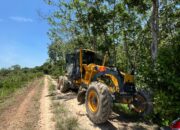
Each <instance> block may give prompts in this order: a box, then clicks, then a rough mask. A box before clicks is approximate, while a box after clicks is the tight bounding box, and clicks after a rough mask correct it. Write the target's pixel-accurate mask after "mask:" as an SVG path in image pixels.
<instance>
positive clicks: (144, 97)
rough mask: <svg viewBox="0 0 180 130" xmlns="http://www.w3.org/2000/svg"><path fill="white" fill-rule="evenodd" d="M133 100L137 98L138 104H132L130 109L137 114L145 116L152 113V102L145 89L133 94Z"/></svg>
mask: <svg viewBox="0 0 180 130" xmlns="http://www.w3.org/2000/svg"><path fill="white" fill-rule="evenodd" d="M134 98H135V100H137V102H138V104H139V105H137V104H136V103H134V104H132V105H133V108H131V110H132V111H134V112H136V113H137V114H139V116H142V117H145V116H147V115H149V114H151V113H152V110H153V103H152V101H151V98H150V95H149V94H148V93H147V92H146V91H142V90H140V91H138V92H137V93H136V95H135V96H134Z"/></svg>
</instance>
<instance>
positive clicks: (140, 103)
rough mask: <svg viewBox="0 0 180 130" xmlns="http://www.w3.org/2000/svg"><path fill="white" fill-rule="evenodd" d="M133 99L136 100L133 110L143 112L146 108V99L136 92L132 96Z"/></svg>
mask: <svg viewBox="0 0 180 130" xmlns="http://www.w3.org/2000/svg"><path fill="white" fill-rule="evenodd" d="M134 100H135V102H136V103H135V104H134V110H135V111H136V112H139V113H142V112H144V111H145V109H146V99H145V98H144V97H143V96H141V95H139V94H137V95H136V96H135V97H134Z"/></svg>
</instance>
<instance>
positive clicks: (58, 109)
mask: <svg viewBox="0 0 180 130" xmlns="http://www.w3.org/2000/svg"><path fill="white" fill-rule="evenodd" d="M55 90H56V86H55V85H53V84H52V83H50V84H49V94H50V95H52V96H53V97H52V98H51V99H52V104H53V107H52V108H53V113H54V119H53V120H54V121H55V122H56V126H55V127H56V130H79V124H78V119H77V118H75V117H73V116H72V115H71V113H69V111H68V109H67V108H66V106H65V105H64V104H63V103H60V102H59V101H54V100H53V99H55V96H56V95H55V94H54V93H55Z"/></svg>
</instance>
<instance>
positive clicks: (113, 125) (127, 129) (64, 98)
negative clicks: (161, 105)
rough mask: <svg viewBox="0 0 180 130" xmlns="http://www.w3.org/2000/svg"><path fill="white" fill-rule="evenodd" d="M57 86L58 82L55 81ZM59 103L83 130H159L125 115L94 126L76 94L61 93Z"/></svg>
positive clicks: (113, 116)
mask: <svg viewBox="0 0 180 130" xmlns="http://www.w3.org/2000/svg"><path fill="white" fill-rule="evenodd" d="M53 84H54V85H56V82H55V81H53ZM56 99H57V100H59V102H61V103H63V104H64V105H65V106H66V108H67V109H68V110H69V114H70V115H72V116H74V117H76V118H77V119H78V124H79V127H80V129H82V130H153V129H157V126H155V125H151V124H146V123H145V122H143V121H142V120H138V119H137V118H136V117H131V116H129V115H126V114H124V113H121V114H117V113H112V116H111V117H110V119H109V121H108V122H106V123H104V124H102V125H94V124H93V123H92V122H91V121H90V120H89V118H88V117H87V115H86V109H85V105H84V104H81V105H80V104H79V103H78V102H77V99H76V93H73V92H69V93H66V94H63V93H60V92H59V91H58V94H57V96H56Z"/></svg>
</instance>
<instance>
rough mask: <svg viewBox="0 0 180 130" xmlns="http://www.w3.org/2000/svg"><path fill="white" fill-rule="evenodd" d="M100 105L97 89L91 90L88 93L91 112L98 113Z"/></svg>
mask: <svg viewBox="0 0 180 130" xmlns="http://www.w3.org/2000/svg"><path fill="white" fill-rule="evenodd" d="M98 106H99V100H98V95H97V93H96V91H95V90H90V92H89V94H88V107H89V109H90V110H91V112H93V113H96V112H97V110H98Z"/></svg>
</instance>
